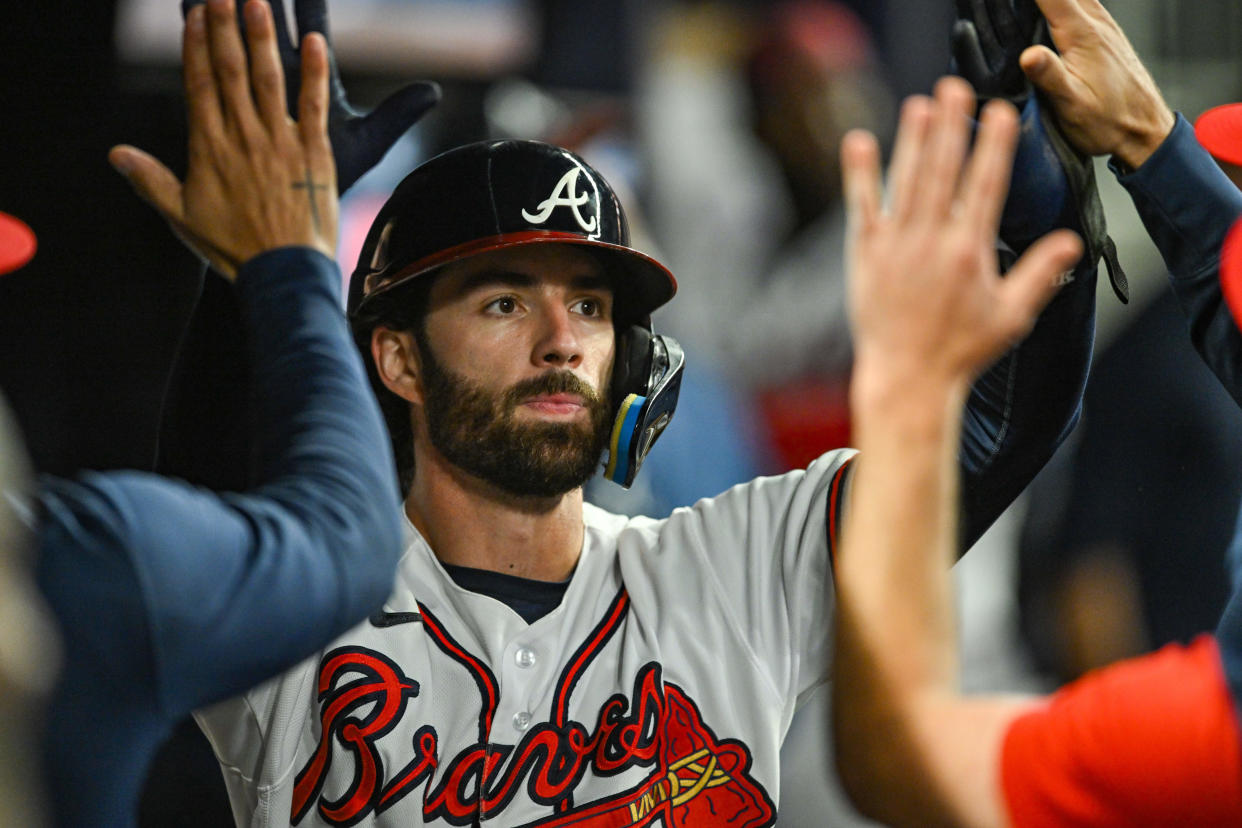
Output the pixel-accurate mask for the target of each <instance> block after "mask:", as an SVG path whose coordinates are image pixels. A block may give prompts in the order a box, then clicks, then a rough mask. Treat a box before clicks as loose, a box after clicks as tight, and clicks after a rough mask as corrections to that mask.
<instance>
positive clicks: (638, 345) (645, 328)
mask: <svg viewBox="0 0 1242 828" xmlns="http://www.w3.org/2000/svg"><path fill="white" fill-rule="evenodd" d="M651 337H652V333H651V327H650V324H648V325H642V324H637V325H630V326H629V327H628V328H626V329H625V330H623V331H620V332H619V333H618V334H617V354H616V358H615V361H614V362H613V367H612V389H611V397H612V408H613V410H614V411H615V410H616V409H617V408H618V407H620V405H621V403H622V402H623V401H624V400H625V398H626V397H628V396H629V395H631V394H638V395H639V396H642V397H645V396H647V384H648V381H649V380H650V378H651Z"/></svg>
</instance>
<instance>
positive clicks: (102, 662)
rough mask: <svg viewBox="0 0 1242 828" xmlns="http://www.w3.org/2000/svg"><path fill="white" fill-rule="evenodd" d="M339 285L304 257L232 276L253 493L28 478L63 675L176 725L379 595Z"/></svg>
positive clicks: (377, 543)
mask: <svg viewBox="0 0 1242 828" xmlns="http://www.w3.org/2000/svg"><path fill="white" fill-rule="evenodd" d="M340 284H341V282H340V275H339V271H338V270H337V268H336V266H335V264H334V263H333V262H332V261H331V260H329V259H327V258H326V257H324V256H322V255H321V254H319V253H316V252H314V251H312V250H309V249H305V248H284V249H280V250H276V251H272V252H268V253H265V254H263V255H261V256H259V257H257V258H255V259H254V260H252V261H250V262H248V263H247V264H246V265H245V267H243V268H242V271H241V273H240V274H239V276H238V280H237V285H236V288H237V291H238V294H239V297H240V300H241V307H242V312H243V315H244V319H245V323H246V327H247V331H248V347H249V355H250V359H251V365H252V366H253V375H254V383H255V389H254V399H255V400H256V416H255V423H254V426H255V429H256V434H255V437H256V439H255V443H256V445H257V447H258V452H259V457H258V474H259V481H260V483H259V485H258V486H257V487H256V488H255V489H253V490H251V491H249V492H246V493H244V494H217V493H213V492H210V491H207V490H204V489H200V488H196V487H193V486H190V485H187V484H185V483H182V482H179V481H175V480H170V479H167V478H163V477H159V476H156V475H151V474H144V473H139V472H103V473H88V474H84V475H82V476H81V477H80V478H79V479H76V480H72V481H68V480H50V479H48V480H44V481H43V482H42V485H43V494H42V498H41V502H42V507H43V519H42V525H41V538H40V542H41V547H42V555H41V561H40V565H39V577H40V582H41V586H42V587H43V589H44V592H45V593H46V595H47V596H48V600H49V602H50V603H51V604H52V607H53V609H54V611H55V613H56V615H57V617H58V619H59V620H60V621H61V624H62V627H63V628H64V636H65V639H66V650H67V663H68V664H69V665H70V666H71V667H73V666H74V665H80V666H82V667H83V668H85V669H87V670H89V671H90V672H91V673H92V674H93V675H92V680H98V681H106V682H116V683H119V684H123V685H124V686H125V687H126V688H128V692H130V693H132V694H134V695H135V696H138V697H143V698H147V699H148V700H149V702H150V703H152V704H154V705H155V706H156V708H157V709H159V710H160V711H162V712H163V713H165V714H166V715H169V716H176V715H182V714H184V713H186V712H188V711H189V710H191V709H192V708H194V707H198V706H201V705H203V704H205V703H207V702H210V701H214V700H217V699H220V698H223V697H226V696H228V695H231V694H234V693H237V692H240V691H242V690H244V689H246V688H248V687H250V686H251V685H253V684H255V683H257V682H258V681H260V680H262V679H265V678H267V677H269V676H271V675H273V674H275V673H277V672H279V671H280V670H282V669H285V668H287V667H288V666H290V665H291V664H293V663H295V662H296V661H298V660H299V659H301V658H303V657H305V656H306V655H308V654H309V653H311V652H313V651H314V650H315V649H316V648H317V647H319V646H321V645H322V644H323V643H324V642H326V641H328V640H330V639H331V637H332V636H334V635H336V634H338V633H339V632H342V631H344V630H345V629H347V628H348V627H349V626H350V625H352V624H353V623H356V622H357V621H359V620H361V619H363V618H364V617H365V616H366V615H367V614H368V613H369V612H370V611H372V610H373V609H374V608H375V607H376V606H377V605H379V604H380V603H381V602H382V601H383V599H384V597H385V596H386V595H387V593H388V591H389V589H390V588H391V584H392V575H393V571H394V568H395V564H396V561H397V559H398V557H399V554H400V528H399V515H400V506H399V499H398V496H397V490H396V482H395V478H394V475H393V462H392V458H391V454H390V448H389V445H388V440H387V438H386V432H385V430H384V426H383V422H382V420H381V418H380V415H379V412H378V410H377V406H376V404H375V401H374V398H373V396H372V394H371V391H370V388H369V385H368V383H367V381H366V378H365V374H364V372H363V369H362V365H361V362H360V359H359V356H358V354H357V351H356V348H355V347H354V345H353V343H352V340H351V338H350V335H349V332H348V329H347V327H346V324H345V321H344V318H343V316H342V313H341V311H340V304H339V291H340Z"/></svg>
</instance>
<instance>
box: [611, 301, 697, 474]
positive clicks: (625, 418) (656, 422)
mask: <svg viewBox="0 0 1242 828" xmlns="http://www.w3.org/2000/svg"><path fill="white" fill-rule="evenodd" d="M685 362H686V359H685V354H684V353H683V352H682V349H681V346H680V345H678V344H677V341H676V340H675V339H673V338H671V337H667V336H656V335H655V334H654V333H652V331H651V328H650V323H649V322H647V324H638V325H631V326H630V327H629V328H627V329H626V330H624V331H622V332H621V333H619V334H618V335H617V355H616V360H615V361H614V363H613V373H612V392H611V398H612V403H613V426H612V434H611V436H610V437H609V441H608V463H607V464H606V465H605V467H604V476H605V477H606V478H608V479H609V480H611V481H612V482H614V483H617V484H619V485H621V486H623V487H625V488H627V489H628V488H629V487H630V485H631V484H632V483H633V482H634V478H635V477H636V476H637V475H638V469H639V467H641V466H642V463H643V460H644V459H646V457H647V452H649V451H650V450H651V447H652V446H653V445H654V444H655V441H656V439H657V438H658V437H659V436H660V434H662V433H663V432H664V429H665V428H667V427H668V424H669V422H670V421H671V420H672V418H673V411H674V410H675V409H676V407H677V396H678V394H679V392H680V391H681V373H682V369H683V367H684V366H685Z"/></svg>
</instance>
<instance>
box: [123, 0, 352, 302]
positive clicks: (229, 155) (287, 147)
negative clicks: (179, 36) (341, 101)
mask: <svg viewBox="0 0 1242 828" xmlns="http://www.w3.org/2000/svg"><path fill="white" fill-rule="evenodd" d="M244 13H245V22H246V38H247V44H246V45H245V46H243V44H242V38H241V35H240V33H239V31H238V26H237V20H236V15H235V12H234V7H233V0H208V2H207V3H206V5H205V6H198V7H195V8H194V9H191V10H190V12H189V13H188V14H187V16H186V23H185V34H184V38H183V50H182V51H183V62H184V75H185V92H186V100H187V107H188V109H189V133H190V137H189V167H188V170H187V173H186V179H185V181H184V183H183V182H181V181H179V180H178V179H177V177H176V176H175V175H174V174H173V173H172V172H171V171H170V170H169V169H168V167H166V166H165V165H164V164H162V163H161V162H160V161H158V160H157V159H155V158H154V157H152V156H151V155H149V154H147V153H145V152H143V151H142V150H139V149H137V148H135V147H131V146H126V145H121V146H117V147H113V149H112V151H111V152H110V153H109V160H110V161H111V162H112V164H113V165H114V166H115V167H116V168H117V169H118V170H120V171H121V172H122V173H123V174H124V175H125V176H126V177H127V178H128V179H129V180H130V182H131V183H132V184H133V186H134V189H135V190H137V192H138V194H139V195H140V196H142V197H143V198H144V199H146V200H147V201H148V202H150V203H151V204H152V206H154V207H155V208H156V209H157V210H159V212H160V213H161V214H162V215H163V216H164V218H165V219H166V220H167V221H168V223H169V224H170V225H171V226H172V228H173V230H174V231H175V232H176V233H177V234H178V235H179V236H180V237H181V239H182V240H183V241H185V243H186V244H187V245H188V246H189V247H190V248H191V249H192V250H194V251H195V252H196V253H198V254H199V255H201V256H203V257H204V258H206V259H207V260H208V261H209V262H210V263H211V265H212V267H214V268H215V269H216V270H217V271H219V272H220V273H221V274H223V275H224V276H225V277H226V278H229V279H234V278H236V275H237V270H238V269H239V268H240V267H241V265H242V264H244V263H245V262H246V261H248V260H249V259H251V258H253V257H254V256H257V255H258V254H260V253H262V252H264V251H266V250H272V249H275V248H278V247H286V246H305V247H311V248H314V249H316V250H319V251H320V252H322V253H324V254H325V255H327V256H329V257H332V256H334V255H335V251H336V237H337V197H336V171H335V167H334V165H333V160H332V149H331V147H330V145H329V143H328V133H327V111H328V55H327V48H326V44H325V43H324V40H323V37H322V35H319V34H311V35H308V36H307V38H306V40H305V41H304V43H303V46H302V49H301V56H302V78H303V83H302V87H301V93H300V95H299V100H298V120H297V122H294V121H293V120H292V119H290V118H289V116H288V114H287V113H286V108H285V107H286V103H285V80H284V72H283V70H282V69H281V64H280V57H279V55H278V51H277V43H276V32H275V26H274V24H273V20H272V13H271V9H270V8H269V7H268V5H267V3H266V2H263V0H248V2H247V3H246V6H245V8H244ZM247 49H248V50H249V53H250V60H249V63H248V62H247V58H246V52H247Z"/></svg>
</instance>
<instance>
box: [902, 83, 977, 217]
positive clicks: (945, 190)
mask: <svg viewBox="0 0 1242 828" xmlns="http://www.w3.org/2000/svg"><path fill="white" fill-rule="evenodd" d="M974 103H975V95H974V92H973V91H972V90H971V88H970V84H968V83H966V82H965V81H963V80H962V79H961V78H953V77H946V78H941V79H940V80H939V81H937V83H936V106H935V114H934V116H933V120H932V124H931V128H930V130H931V131H930V134H929V135H928V138H927V148H926V149H925V150H924V152H923V159H922V163H921V164H920V167H921V169H920V170H919V171H918V172H919V174H920V176H921V178H922V182H923V186H922V188H921V189H920V192H919V197H918V204H917V205H915V207H914V209H915V211H916V212H917V213H920V214H922V215H924V216H928V217H935V216H941V215H946V214H947V213H948V212H949V211H950V210H951V208H952V206H953V200H954V195H955V194H956V192H957V184H958V174H959V173H960V172H961V169H962V162H963V160H964V159H965V154H966V144H967V137H968V131H969V127H970V121H969V119H970V114H971V111H972V109H973V107H974Z"/></svg>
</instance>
